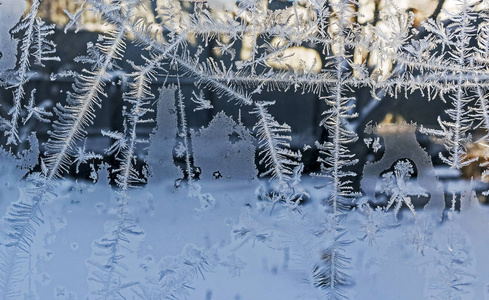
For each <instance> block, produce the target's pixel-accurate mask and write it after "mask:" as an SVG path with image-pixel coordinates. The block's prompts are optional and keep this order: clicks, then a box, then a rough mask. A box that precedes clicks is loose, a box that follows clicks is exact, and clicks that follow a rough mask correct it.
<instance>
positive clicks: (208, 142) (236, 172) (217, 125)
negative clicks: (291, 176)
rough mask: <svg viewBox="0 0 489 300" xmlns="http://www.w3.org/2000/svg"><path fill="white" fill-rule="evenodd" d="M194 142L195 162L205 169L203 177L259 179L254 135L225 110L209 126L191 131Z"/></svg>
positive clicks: (227, 179) (206, 178)
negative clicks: (257, 176)
mask: <svg viewBox="0 0 489 300" xmlns="http://www.w3.org/2000/svg"><path fill="white" fill-rule="evenodd" d="M192 145H193V153H194V164H195V165H196V166H198V167H200V168H201V169H202V173H201V178H202V179H203V180H210V179H222V180H226V181H229V180H246V181H251V180H253V179H255V178H256V173H257V172H256V169H255V168H254V164H255V146H254V145H253V137H252V136H251V133H250V132H249V131H248V130H247V129H246V128H245V127H244V126H243V125H242V124H238V123H236V122H235V121H234V120H233V119H232V118H231V117H229V116H227V115H226V114H225V113H224V112H219V113H217V114H216V115H215V116H214V118H213V119H212V121H211V122H210V123H209V126H207V127H205V128H201V129H200V130H199V131H196V132H195V133H193V134H192ZM216 145H219V146H218V147H216Z"/></svg>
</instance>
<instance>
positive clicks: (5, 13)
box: [0, 0, 26, 74]
mask: <svg viewBox="0 0 489 300" xmlns="http://www.w3.org/2000/svg"><path fill="white" fill-rule="evenodd" d="M25 9H26V4H25V1H23V0H4V1H2V2H1V4H0V41H2V43H0V74H1V73H2V72H5V71H6V70H8V69H14V68H15V63H16V61H17V59H16V55H17V43H18V41H17V40H14V39H13V38H12V36H11V34H10V30H11V29H12V28H13V27H14V26H15V24H17V23H18V22H19V20H20V18H21V17H22V14H23V13H24V11H25Z"/></svg>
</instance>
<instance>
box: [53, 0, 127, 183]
mask: <svg viewBox="0 0 489 300" xmlns="http://www.w3.org/2000/svg"><path fill="white" fill-rule="evenodd" d="M132 8H133V4H129V5H128V7H121V8H120V10H121V13H122V14H123V16H124V17H123V18H122V20H121V21H120V22H117V23H116V24H115V25H116V30H114V31H112V32H109V34H108V36H102V38H103V40H104V42H103V43H98V44H97V48H98V50H99V51H100V52H101V55H100V58H99V60H98V61H97V62H96V63H95V65H94V68H93V70H86V69H84V70H83V73H81V74H79V76H78V77H77V78H76V79H75V84H74V85H73V90H74V93H70V94H68V99H67V101H68V105H67V106H61V105H60V104H57V106H56V109H55V112H56V114H57V115H58V117H59V119H60V120H59V121H56V122H55V124H54V131H52V132H51V134H50V139H49V140H48V143H47V144H46V149H47V153H48V156H47V158H46V164H47V166H48V168H49V175H48V178H57V177H59V176H61V174H62V173H63V172H65V171H67V169H68V167H69V165H70V163H71V159H70V156H72V155H74V153H73V148H74V146H75V145H76V142H77V141H79V140H81V139H83V137H84V136H85V135H86V132H85V130H84V128H85V127H87V126H90V125H92V124H93V119H94V118H95V106H101V101H102V99H101V98H100V97H101V96H105V94H104V91H103V89H104V86H105V82H104V80H105V79H106V78H107V76H108V74H107V72H108V71H109V70H110V69H111V68H112V67H113V63H114V60H116V59H121V57H122V54H123V52H124V49H125V42H124V38H125V35H126V26H127V24H128V23H129V19H130V18H131V16H132Z"/></svg>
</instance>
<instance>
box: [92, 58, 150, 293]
mask: <svg viewBox="0 0 489 300" xmlns="http://www.w3.org/2000/svg"><path fill="white" fill-rule="evenodd" d="M143 59H144V61H145V62H146V65H144V66H137V65H135V64H134V63H132V62H131V63H130V64H131V65H132V67H133V68H134V69H135V72H134V73H132V74H130V77H133V81H132V82H131V83H130V84H129V88H130V91H129V92H127V93H125V94H124V96H123V98H124V101H126V102H128V104H130V105H131V106H132V107H131V110H130V112H126V111H124V112H123V115H124V129H125V130H124V132H123V133H122V132H110V133H107V132H103V134H104V135H107V136H110V137H112V138H115V139H116V141H115V142H114V144H113V145H112V146H111V147H110V148H109V150H108V153H110V154H114V153H115V154H116V155H117V157H116V160H117V161H119V162H120V166H119V167H118V168H117V169H115V170H113V172H114V173H116V180H115V181H116V184H117V186H118V188H119V191H118V192H117V202H118V209H117V226H116V227H115V228H114V229H113V230H111V231H109V232H108V233H107V235H105V236H104V237H102V238H101V239H100V240H99V241H97V242H95V243H94V248H96V249H98V251H96V252H94V255H95V258H94V259H89V260H88V263H89V264H91V265H92V266H94V271H93V272H92V273H91V275H90V277H89V280H91V281H94V282H96V283H98V285H99V286H100V287H99V288H97V289H95V290H94V291H92V294H94V295H95V296H96V297H97V298H98V299H117V298H119V296H120V295H121V294H123V293H124V290H126V289H128V288H131V289H130V290H131V292H130V293H135V290H134V289H136V287H137V286H138V285H139V284H140V282H139V281H127V282H126V281H125V279H124V278H125V277H126V276H127V273H128V267H127V266H125V264H124V258H125V254H124V253H123V250H126V249H131V248H130V246H131V239H132V238H133V237H136V236H143V235H144V231H142V230H141V229H140V228H139V227H138V226H137V225H136V224H135V223H134V221H133V220H132V217H131V216H130V212H129V211H128V201H129V199H130V196H129V189H130V188H131V187H132V186H133V185H134V184H139V183H143V182H144V181H143V180H142V179H141V178H140V175H139V173H138V171H137V170H136V169H135V166H134V165H135V161H136V156H135V150H136V147H137V145H138V144H141V143H147V140H145V139H138V137H137V134H136V129H137V125H138V124H142V123H148V122H153V120H152V119H145V118H144V116H145V115H146V113H148V112H151V111H152V110H151V109H150V108H146V107H147V106H148V105H149V104H150V101H149V100H151V99H153V98H154V95H153V94H152V93H151V90H150V88H149V84H150V83H151V82H152V81H153V80H155V79H156V77H155V76H156V71H155V68H157V67H158V66H159V62H158V61H157V60H149V59H147V58H145V57H143ZM127 123H129V129H128V128H127V125H126V124H127ZM121 252H122V253H121ZM96 259H102V260H105V261H106V263H102V264H101V263H99V262H97V261H96Z"/></svg>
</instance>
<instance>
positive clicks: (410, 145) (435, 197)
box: [361, 123, 445, 220]
mask: <svg viewBox="0 0 489 300" xmlns="http://www.w3.org/2000/svg"><path fill="white" fill-rule="evenodd" d="M365 132H366V133H370V134H371V133H374V134H376V135H380V136H381V137H382V138H383V140H384V145H385V151H384V155H383V156H382V158H381V159H380V160H379V161H376V162H371V163H367V164H366V165H365V166H364V169H363V177H362V181H361V187H362V190H363V191H364V193H365V195H366V196H367V197H369V198H370V199H372V200H373V201H374V202H375V201H376V197H375V186H376V183H377V180H378V178H379V176H380V174H381V173H382V172H383V171H385V170H387V169H390V168H391V167H392V166H393V164H394V163H396V162H397V161H399V160H402V159H410V160H411V161H413V162H414V164H415V166H416V170H417V174H418V176H417V184H418V185H419V186H420V187H422V188H424V189H425V190H426V191H427V192H428V193H429V194H430V201H429V202H428V203H427V204H426V205H425V207H424V209H426V210H430V211H432V212H433V214H434V216H436V218H438V219H440V220H441V218H442V215H443V211H444V209H445V196H444V192H443V188H442V186H441V185H440V183H438V181H437V179H436V177H435V173H434V169H433V164H432V162H431V158H430V156H429V155H428V154H427V153H426V152H425V151H424V150H423V148H421V146H420V145H419V144H418V142H417V141H416V135H415V132H416V124H406V123H401V124H385V125H378V126H375V127H373V126H371V125H369V126H367V128H366V129H365ZM410 173H412V171H411V172H410ZM399 180H400V179H399V178H397V179H396V181H399ZM402 180H404V179H402ZM391 188H392V187H389V188H386V189H387V190H391ZM399 188H400V189H401V190H402V189H404V191H403V192H407V193H411V195H415V194H417V192H416V191H415V190H413V188H409V187H399ZM392 192H393V191H392V190H391V192H390V193H392ZM418 194H419V193H418ZM389 203H390V202H389ZM391 204H392V203H391ZM406 204H407V203H406ZM388 206H390V205H388ZM408 206H410V209H411V210H414V209H413V208H412V204H411V205H409V204H408ZM396 211H398V209H396ZM413 213H414V211H413Z"/></svg>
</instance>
